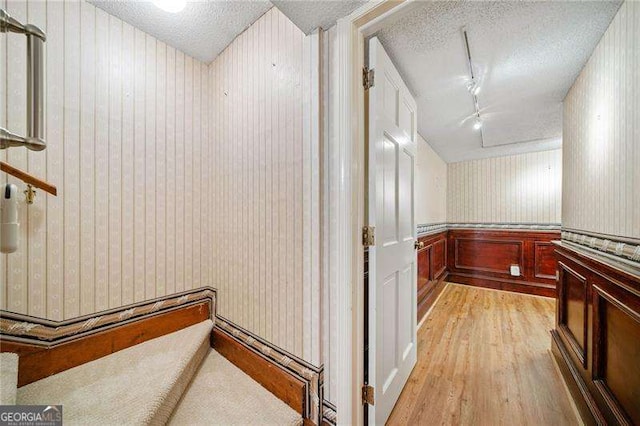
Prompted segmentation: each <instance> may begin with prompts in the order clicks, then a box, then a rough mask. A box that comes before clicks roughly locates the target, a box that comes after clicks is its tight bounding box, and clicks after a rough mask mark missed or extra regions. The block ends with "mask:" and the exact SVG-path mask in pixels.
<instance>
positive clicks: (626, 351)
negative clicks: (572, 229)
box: [552, 242, 640, 424]
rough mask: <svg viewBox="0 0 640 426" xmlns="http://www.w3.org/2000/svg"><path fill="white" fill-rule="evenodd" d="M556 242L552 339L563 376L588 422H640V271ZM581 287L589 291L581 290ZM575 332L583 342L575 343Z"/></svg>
mask: <svg viewBox="0 0 640 426" xmlns="http://www.w3.org/2000/svg"><path fill="white" fill-rule="evenodd" d="M555 245H556V249H555V254H556V257H557V261H558V264H559V267H560V276H559V280H558V297H559V298H558V303H557V311H558V312H557V316H556V328H555V330H553V331H552V337H553V342H554V355H556V359H557V360H558V363H559V364H560V365H561V367H562V362H564V367H565V368H561V370H563V376H564V377H565V380H566V381H567V383H568V385H569V387H570V388H574V391H573V394H574V398H575V399H576V402H577V405H578V407H579V408H581V413H582V416H583V418H584V419H585V422H587V423H593V422H592V420H594V419H595V420H594V421H595V422H596V423H598V424H640V403H639V400H638V393H637V390H638V389H640V362H638V359H640V270H637V271H636V270H633V269H631V268H629V267H628V265H626V264H621V263H612V262H611V261H610V260H608V259H607V260H606V261H604V260H600V258H599V257H596V256H594V255H593V253H592V252H590V251H586V250H584V251H583V249H581V248H576V246H573V245H568V244H565V243H564V242H563V243H555ZM578 247H579V246H578ZM636 272H637V273H636ZM581 286H583V287H584V292H579V291H577V290H580V289H581ZM569 300H570V301H571V304H572V307H571V308H570V309H571V310H573V314H572V313H571V312H567V306H566V305H567V303H568V301H569ZM576 313H578V314H579V315H577V316H576ZM571 315H573V316H574V318H573V326H572V327H568V326H567V325H568V318H571ZM581 316H582V317H583V318H584V325H583V327H582V329H580V327H579V326H580V322H581V321H580V317H581ZM577 328H578V329H577ZM576 332H578V333H580V334H581V335H582V336H583V337H582V339H583V340H584V345H580V344H579V342H576V341H575V340H576V338H575V333H576ZM583 333H584V334H583ZM576 351H577V352H578V353H576ZM581 351H582V353H584V357H581V356H580V352H581ZM561 361H562V362H561ZM567 371H568V372H569V373H570V374H566V373H567ZM576 387H577V388H578V390H579V392H575V388H576Z"/></svg>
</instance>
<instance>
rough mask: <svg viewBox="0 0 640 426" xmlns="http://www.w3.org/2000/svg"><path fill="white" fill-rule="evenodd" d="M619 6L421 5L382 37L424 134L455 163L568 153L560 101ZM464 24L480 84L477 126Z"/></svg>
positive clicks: (386, 28)
mask: <svg viewBox="0 0 640 426" xmlns="http://www.w3.org/2000/svg"><path fill="white" fill-rule="evenodd" d="M620 3H621V2H620V1H609V2H607V1H594V2H514V1H508V2H488V1H478V2H475V1H471V2H466V1H465V2H450V1H437V2H436V1H434V2H419V3H416V4H415V5H414V6H412V7H411V8H409V9H407V10H406V11H405V12H403V13H401V14H398V16H395V17H393V18H392V19H390V20H389V22H387V23H385V24H384V26H383V29H382V30H381V31H380V32H379V33H378V34H377V36H378V37H379V39H380V40H381V42H382V44H383V46H384V47H385V49H386V50H387V52H388V53H389V55H390V56H391V58H392V60H393V62H394V63H395V64H396V66H397V67H398V69H399V70H400V72H401V74H402V75H403V78H404V79H405V82H406V83H407V85H408V86H409V88H410V89H411V90H412V92H413V94H414V95H415V96H416V101H417V102H418V131H419V132H420V134H421V135H422V136H423V137H424V138H425V139H426V140H427V141H428V142H429V144H430V145H431V146H432V147H433V148H434V149H435V150H436V151H437V152H438V154H439V155H440V156H441V157H442V158H443V159H444V160H445V161H447V162H455V161H463V160H468V159H473V158H485V157H493V156H499V155H509V154H516V153H523V152H530V151H540V150H545V149H551V148H558V147H559V146H561V143H562V141H561V139H562V100H563V99H564V97H565V95H566V93H567V91H568V90H569V88H570V87H571V85H572V84H573V81H574V80H575V78H576V77H577V75H578V73H579V72H580V70H581V69H582V67H583V65H584V64H585V62H586V61H587V59H588V58H589V56H590V54H591V52H592V51H593V49H594V48H595V46H596V44H597V43H598V41H599V40H600V37H601V36H602V35H603V33H604V32H605V30H606V29H607V27H608V25H609V23H610V22H611V19H612V18H613V16H614V15H615V13H616V11H617V10H618V7H619V6H620ZM463 26H466V28H467V33H468V36H469V45H470V49H471V55H472V58H473V64H474V73H475V74H476V76H477V77H479V81H480V87H481V90H480V93H479V94H478V100H479V107H480V111H481V116H482V118H483V123H484V124H483V129H482V133H483V135H484V146H485V147H484V148H483V147H482V141H481V137H480V131H478V130H474V129H473V121H474V120H473V113H474V107H473V101H472V97H471V95H470V94H469V92H468V91H467V88H466V84H467V82H468V81H469V78H470V74H469V67H468V64H467V60H466V51H465V47H464V40H463V36H462V31H461V28H462V27H463Z"/></svg>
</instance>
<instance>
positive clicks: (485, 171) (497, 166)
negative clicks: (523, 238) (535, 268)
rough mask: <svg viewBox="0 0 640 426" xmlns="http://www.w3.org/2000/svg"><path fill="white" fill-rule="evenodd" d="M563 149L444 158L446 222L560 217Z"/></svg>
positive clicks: (549, 220) (557, 220)
mask: <svg viewBox="0 0 640 426" xmlns="http://www.w3.org/2000/svg"><path fill="white" fill-rule="evenodd" d="M561 171H562V152H561V150H553V151H543V152H535V153H529V154H520V155H512V156H507V157H497V158H489V159H482V160H473V161H463V162H460V163H451V164H448V173H447V176H448V179H447V221H448V222H449V223H540V224H542V223H554V224H559V223H560V211H561V210H560V204H561V179H562V177H561V175H562V172H561Z"/></svg>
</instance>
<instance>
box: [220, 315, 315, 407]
mask: <svg viewBox="0 0 640 426" xmlns="http://www.w3.org/2000/svg"><path fill="white" fill-rule="evenodd" d="M212 336H213V337H212V340H213V348H214V349H215V350H216V351H218V352H219V353H220V354H221V355H223V356H224V357H225V358H227V359H228V360H229V361H231V362H232V363H233V364H235V365H236V366H237V367H238V368H240V369H241V370H242V371H244V372H245V373H247V374H248V375H249V376H251V378H252V379H253V380H255V381H256V382H258V383H260V384H261V385H262V386H263V387H264V388H266V389H267V390H268V391H269V392H271V393H272V394H274V395H275V396H276V397H278V398H279V399H281V400H282V401H284V402H285V403H286V404H287V405H288V406H289V407H291V408H293V409H294V410H296V411H297V412H298V413H300V414H301V415H304V405H305V404H304V403H305V392H306V391H305V383H304V382H303V381H302V380H300V379H298V378H296V377H294V376H293V375H292V374H291V373H288V372H287V371H285V370H283V369H282V368H280V367H278V366H277V365H276V364H275V363H273V362H269V361H267V360H266V359H265V358H263V357H261V356H259V355H257V354H256V353H254V351H252V350H250V349H248V348H247V347H246V346H244V345H243V344H242V343H240V342H238V341H237V340H235V339H233V338H232V337H230V336H229V335H228V334H227V333H225V332H224V331H222V330H220V329H219V328H214V330H213V334H212Z"/></svg>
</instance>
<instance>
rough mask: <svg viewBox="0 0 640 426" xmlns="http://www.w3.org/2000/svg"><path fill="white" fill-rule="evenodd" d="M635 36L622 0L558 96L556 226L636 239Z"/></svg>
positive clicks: (638, 118) (639, 178) (639, 46)
mask: <svg viewBox="0 0 640 426" xmlns="http://www.w3.org/2000/svg"><path fill="white" fill-rule="evenodd" d="M639 40H640V3H639V2H636V1H625V2H624V3H623V4H622V6H621V7H620V10H619V11H618V13H617V14H616V16H615V17H614V18H613V21H612V22H611V25H610V26H609V28H608V29H607V31H606V32H605V34H604V36H603V37H602V39H601V40H600V42H599V43H598V45H597V46H596V48H595V50H594V51H593V53H592V55H591V57H590V59H589V61H588V62H587V64H586V65H585V66H584V68H583V70H582V72H581V73H580V75H579V76H578V78H577V79H576V81H575V83H574V84H573V86H572V87H571V89H570V90H569V93H568V94H567V96H566V98H565V100H564V113H563V117H564V126H563V135H564V136H563V138H564V147H563V149H564V151H563V159H564V178H563V186H562V191H563V205H562V225H563V227H564V228H568V229H571V230H577V231H578V232H580V231H586V232H588V233H598V234H605V235H610V236H612V237H614V239H616V238H618V237H631V238H634V239H636V241H640V103H639V101H638V99H640V42H639Z"/></svg>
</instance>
